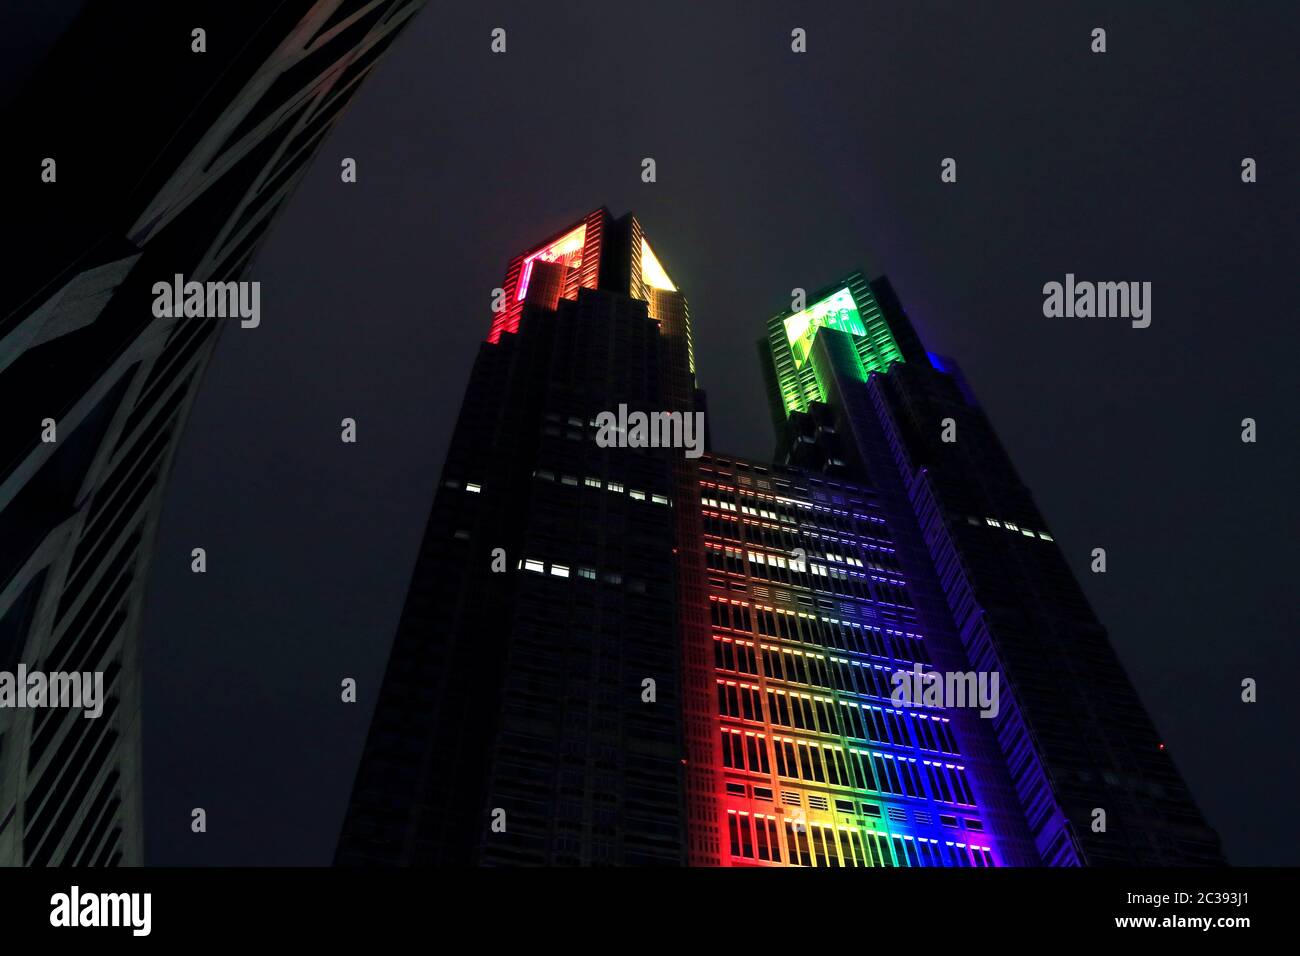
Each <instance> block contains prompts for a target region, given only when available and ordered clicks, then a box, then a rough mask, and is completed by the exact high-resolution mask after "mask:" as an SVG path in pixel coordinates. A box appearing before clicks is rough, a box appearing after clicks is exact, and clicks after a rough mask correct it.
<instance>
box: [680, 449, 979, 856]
mask: <svg viewBox="0 0 1300 956" xmlns="http://www.w3.org/2000/svg"><path fill="white" fill-rule="evenodd" d="M699 488H700V505H701V508H702V511H703V532H704V534H703V543H704V549H705V565H706V568H707V575H708V600H709V618H710V624H711V638H712V643H713V684H714V688H715V701H716V708H715V713H716V734H717V751H716V753H717V758H716V769H717V775H716V791H717V797H718V799H717V801H716V803H715V807H716V810H715V812H716V813H717V828H718V836H719V839H718V848H719V858H718V859H717V861H716V862H718V863H720V864H721V865H724V866H725V865H731V866H745V865H758V866H839V867H851V866H904V867H907V866H947V867H958V866H966V867H988V866H998V865H1000V864H1001V860H1000V856H999V854H998V852H997V849H996V847H995V846H994V844H993V840H992V836H991V834H990V833H989V832H988V827H987V826H986V821H985V818H984V815H983V814H982V813H981V809H980V807H979V805H978V804H977V802H976V801H977V797H976V793H977V790H978V787H977V786H976V785H975V782H974V781H973V780H972V779H971V774H970V773H969V772H968V769H967V761H966V760H965V759H964V758H963V756H962V753H961V747H960V744H959V741H958V734H957V731H956V727H955V725H954V722H953V720H952V717H951V716H950V715H949V714H947V713H945V712H944V711H942V710H938V709H932V708H917V709H912V708H907V709H900V708H899V707H896V706H894V705H893V704H892V703H891V701H890V695H891V688H892V683H891V675H892V674H893V673H895V672H896V671H898V670H910V669H911V668H912V667H913V665H914V664H916V663H921V664H922V665H923V666H929V665H928V662H929V655H928V652H927V649H926V638H925V637H924V636H923V635H922V634H921V633H920V628H919V626H918V624H917V620H916V616H915V614H914V612H913V609H912V605H911V600H910V598H909V596H908V587H907V582H906V581H905V580H904V579H903V576H902V573H901V572H900V570H899V566H898V561H897V558H896V555H895V551H894V544H893V540H892V537H891V534H890V531H889V529H888V527H887V525H886V522H885V519H884V517H883V516H882V515H881V514H879V513H878V512H877V511H876V510H875V506H874V505H873V503H872V501H871V495H870V492H869V491H867V490H866V489H862V488H857V487H855V486H852V485H847V484H844V483H839V482H829V481H823V480H820V479H817V478H814V477H812V476H806V475H803V474H802V473H801V472H798V471H794V470H785V469H776V468H769V467H768V466H764V465H761V464H757V463H747V462H744V461H735V460H728V459H721V458H717V457H706V458H705V459H703V461H702V464H701V466H700V479H699Z"/></svg>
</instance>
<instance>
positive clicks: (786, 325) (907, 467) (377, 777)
mask: <svg viewBox="0 0 1300 956" xmlns="http://www.w3.org/2000/svg"><path fill="white" fill-rule="evenodd" d="M503 291H504V298H503V300H502V303H501V307H500V309H499V310H498V312H497V313H496V315H495V316H494V318H493V321H492V323H491V326H490V329H489V331H488V336H487V340H486V341H485V342H484V343H483V344H482V345H481V346H480V349H479V354H478V358H477V360H476V362H475V365H474V370H473V372H472V374H471V377H470V382H469V386H468V389H467V392H466V396H465V400H464V404H463V406H462V408H461V412H460V417H459V419H458V421H457V424H456V428H455V431H454V434H453V437H452V442H451V446H450V450H449V452H448V456H447V462H446V465H445V467H444V470H443V474H442V477H441V481H440V484H439V487H438V489H437V491H436V494H435V497H434V502H433V509H432V514H431V516H430V519H429V522H428V526H427V529H426V531H425V538H424V543H423V546H422V548H421V552H420V556H419V559H418V562H417V565H416V568H415V573H414V576H413V578H412V581H411V585H410V590H409V593H408V596H407V600H406V605H405V607H404V609H403V613H402V617H401V622H400V624H399V628H398V633H397V637H396V640H395V643H394V647H393V651H392V656H391V658H390V660H389V664H388V669H387V673H386V675H385V678H384V683H383V686H382V688H381V691H380V695H379V700H378V702H377V705H376V712H375V718H374V723H373V725H372V727H371V731H370V735H369V738H368V740H367V743H366V746H365V750H364V753H363V757H362V762H361V767H360V770H359V772H358V775H357V779H356V783H355V786H354V789H353V793H352V800H351V803H350V806H349V808H348V813H347V817H346V820H345V823H344V829H343V835H342V839H341V842H340V845H339V849H338V852H337V856H336V860H337V862H339V863H342V864H352V865H357V864H360V865H364V864H402V863H478V864H516V863H532V864H544V863H552V864H600V863H626V864H645V863H666V864H681V863H689V864H694V865H711V866H732V865H739V866H745V865H758V866H775V865H786V866H890V867H899V866H901V867H912V866H950V867H959V866H965V867H990V866H1025V865H1038V864H1042V863H1051V864H1096V863H1106V862H1118V863H1130V864H1141V863H1174V862H1215V861H1217V860H1218V850H1217V840H1216V838H1215V837H1214V834H1213V833H1212V831H1210V830H1209V829H1208V828H1207V827H1205V825H1204V822H1203V821H1201V820H1200V817H1199V814H1197V812H1196V810H1195V807H1194V805H1193V804H1192V803H1191V801H1190V798H1189V797H1188V796H1187V794H1186V789H1185V787H1184V786H1183V784H1182V783H1181V780H1180V779H1179V778H1178V775H1177V773H1176V772H1175V771H1174V769H1173V766H1172V764H1171V763H1170V762H1169V758H1168V756H1167V755H1165V754H1164V753H1163V752H1161V751H1160V749H1159V747H1158V746H1157V742H1156V740H1155V736H1154V731H1153V730H1151V727H1150V722H1149V720H1147V718H1146V717H1145V714H1144V713H1143V712H1142V710H1141V707H1140V705H1139V703H1138V701H1137V698H1136V695H1135V694H1134V692H1133V690H1132V688H1131V687H1130V686H1129V685H1128V683H1127V681H1126V679H1125V678H1124V676H1123V672H1122V670H1120V668H1119V665H1118V663H1117V662H1116V661H1115V658H1114V655H1113V653H1112V652H1111V651H1110V649H1109V645H1108V644H1107V643H1106V640H1105V636H1104V633H1103V632H1102V631H1101V629H1100V626H1099V625H1097V624H1096V621H1095V619H1093V618H1092V617H1091V612H1090V611H1089V610H1088V608H1087V604H1086V602H1085V601H1084V600H1083V597H1082V595H1081V593H1080V592H1079V590H1078V587H1077V585H1076V584H1075V583H1074V581H1073V579H1072V578H1071V577H1070V574H1069V570H1068V568H1067V567H1066V565H1065V562H1064V560H1063V559H1062V557H1061V555H1060V552H1059V550H1058V549H1057V548H1056V545H1055V544H1054V542H1053V541H1052V539H1051V536H1050V535H1049V534H1048V533H1047V530H1046V525H1045V523H1044V522H1043V521H1042V519H1041V517H1040V516H1039V515H1038V514H1037V511H1036V510H1035V509H1034V508H1033V504H1032V500H1031V499H1030V498H1029V495H1028V492H1027V491H1025V489H1024V488H1023V486H1021V485H1020V483H1019V481H1018V480H1017V479H1016V478H1015V475H1014V472H1013V471H1012V470H1011V466H1010V463H1009V462H1008V461H1006V458H1005V454H1004V453H1003V452H1002V451H1001V447H1000V445H998V443H997V440H996V437H995V436H994V435H993V433H992V430H991V428H990V427H989V426H988V423H987V420H986V419H985V418H984V417H983V414H982V413H981V412H980V411H979V409H978V406H977V405H975V404H974V401H973V399H972V398H970V394H969V391H968V390H967V389H966V388H965V385H964V383H963V382H962V381H961V379H960V376H959V375H957V374H956V373H955V372H952V371H950V370H949V369H950V366H949V365H947V364H944V363H942V362H940V360H938V359H934V360H933V361H932V360H931V358H930V357H929V356H928V355H927V354H926V352H925V351H924V349H923V348H922V346H921V343H920V340H919V338H918V337H917V335H916V333H915V331H914V330H913V328H912V326H911V323H910V322H909V321H908V319H907V317H906V315H905V314H904V313H903V311H902V309H901V307H900V306H899V304H898V302H897V299H896V297H895V296H894V294H893V292H892V289H891V288H890V287H889V285H888V283H886V282H885V281H884V280H878V281H875V282H869V281H868V280H867V279H866V278H865V277H863V276H862V275H860V274H854V275H852V276H849V277H848V278H847V279H845V280H844V281H843V282H841V283H837V284H836V285H835V286H832V287H829V288H827V289H825V290H823V291H821V292H819V293H818V294H816V295H815V296H813V297H812V298H811V299H810V300H809V304H808V306H807V308H805V309H801V310H799V311H797V312H793V313H791V312H786V313H782V314H780V315H777V316H775V317H774V318H773V319H772V320H771V321H770V322H769V323H768V334H767V336H766V337H765V338H764V339H763V340H762V342H761V352H762V355H763V361H764V366H765V369H766V371H767V376H768V381H769V385H770V394H769V399H770V405H771V408H772V412H773V417H774V421H775V422H776V424H777V429H778V434H779V436H780V441H779V451H778V455H777V458H778V459H779V462H778V463H776V464H769V463H763V462H755V461H747V460H742V459H736V458H730V457H726V456H723V455H719V454H716V453H709V454H706V455H703V456H702V457H699V456H692V455H688V454H686V453H685V449H682V448H666V447H622V443H621V442H619V443H614V444H613V445H611V444H610V443H609V442H608V441H604V440H601V439H600V434H601V432H600V429H599V428H598V418H599V417H600V416H601V415H602V413H604V412H610V411H613V410H614V409H616V408H618V407H619V406H620V405H626V406H627V407H628V408H629V409H634V410H642V411H646V412H663V411H668V412H675V413H677V412H680V413H693V412H700V413H702V412H703V410H704V397H703V394H702V393H701V392H700V390H699V389H698V388H697V387H696V382H695V376H694V372H695V367H694V356H693V349H692V344H691V329H690V318H689V311H688V309H687V307H686V301H685V299H684V298H683V296H682V294H681V293H680V292H679V291H678V290H677V289H676V287H675V285H674V284H673V282H672V281H671V279H669V277H668V273H667V272H666V271H665V269H664V268H663V266H662V264H661V263H660V262H659V260H658V259H657V258H656V257H655V255H654V253H653V252H652V251H651V249H650V246H649V244H648V243H647V242H646V240H645V237H644V235H643V233H642V231H641V227H640V224H639V223H638V222H637V220H636V219H635V218H634V217H632V216H631V215H628V216H624V217H623V218H621V219H614V218H613V217H612V216H610V214H609V213H608V211H606V210H604V209H600V210H596V211H595V212H593V213H591V214H590V215H588V216H586V217H584V218H583V219H581V220H578V221H577V222H574V223H571V224H569V225H568V226H566V227H565V228H563V229H561V230H559V231H558V232H556V233H555V234H554V235H552V236H551V237H549V238H547V239H545V240H544V241H542V242H540V243H538V244H536V245H535V246H532V247H530V248H529V249H527V250H525V251H524V252H523V253H521V254H520V255H518V256H516V257H515V258H514V259H513V260H512V261H511V262H510V264H509V266H508V268H507V273H506V281H505V285H504V286H503ZM947 417H953V418H954V419H955V420H956V422H957V428H958V429H959V434H960V435H961V439H960V441H961V442H966V445H965V446H964V447H962V448H961V449H960V450H959V451H957V452H951V451H948V450H946V448H945V447H944V446H943V445H942V443H940V441H939V429H940V428H941V427H942V425H943V421H942V420H943V419H944V418H947ZM931 434H933V436H934V438H933V440H931V438H930V436H931ZM607 437H608V436H607ZM917 669H921V670H923V671H925V672H929V673H935V674H940V675H945V676H946V675H969V678H970V679H971V680H973V681H978V680H979V679H980V678H979V675H980V674H983V675H984V679H985V680H986V681H987V680H988V678H989V676H990V675H992V674H994V673H996V675H997V677H998V678H999V687H998V694H997V697H996V698H995V700H994V702H993V703H992V706H986V705H987V703H988V702H987V701H979V702H977V701H975V700H970V701H969V703H971V704H977V706H960V705H959V703H960V702H953V701H923V703H925V706H919V705H918V706H912V705H911V704H910V703H908V702H904V701H898V700H896V689H897V682H896V680H895V675H896V674H898V673H899V672H900V671H902V672H915V671H916V670H917ZM986 686H987V685H986ZM981 711H983V713H981ZM1095 807H1102V808H1106V809H1107V812H1108V826H1107V831H1106V833H1104V834H1090V833H1089V832H1088V831H1089V826H1090V824H1091V822H1092V820H1093V816H1092V810H1093V808H1095Z"/></svg>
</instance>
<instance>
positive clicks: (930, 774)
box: [721, 727, 975, 806]
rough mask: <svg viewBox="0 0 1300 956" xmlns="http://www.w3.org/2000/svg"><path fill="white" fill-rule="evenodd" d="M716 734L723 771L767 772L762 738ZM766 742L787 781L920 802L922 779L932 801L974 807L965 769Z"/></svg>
mask: <svg viewBox="0 0 1300 956" xmlns="http://www.w3.org/2000/svg"><path fill="white" fill-rule="evenodd" d="M721 734H722V738H721V739H722V764H723V766H724V767H728V768H730V769H732V770H744V771H747V772H749V773H761V774H769V773H771V772H772V771H771V764H770V762H769V757H768V748H767V743H766V741H767V735H765V734H753V735H750V734H748V733H745V732H743V731H740V730H736V729H734V728H729V727H723V728H722V729H721ZM771 744H772V753H773V754H775V757H776V772H777V775H778V776H780V777H784V778H786V779H788V780H801V781H803V782H805V783H820V784H827V785H830V786H833V787H846V788H849V789H851V790H860V791H868V792H872V793H884V794H892V795H894V796H900V797H914V798H918V799H922V800H923V799H926V797H927V793H926V786H925V783H924V782H923V781H926V782H928V783H929V794H928V796H929V798H930V799H933V800H935V801H936V802H939V803H952V804H962V805H966V806H974V804H975V797H974V794H973V793H972V791H971V789H970V785H969V784H968V783H967V781H966V769H965V767H961V766H958V765H955V764H950V763H939V762H938V761H930V760H918V759H917V758H916V757H895V756H894V755H893V754H885V753H880V752H878V751H874V750H872V751H867V750H859V749H857V748H856V747H850V748H849V749H848V750H845V749H844V748H843V747H839V746H836V745H834V744H824V743H817V742H815V741H808V740H795V739H793V738H791V737H777V736H773V737H772V738H771Z"/></svg>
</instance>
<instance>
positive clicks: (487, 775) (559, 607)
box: [337, 209, 697, 864]
mask: <svg viewBox="0 0 1300 956" xmlns="http://www.w3.org/2000/svg"><path fill="white" fill-rule="evenodd" d="M504 291H505V299H504V303H503V305H504V308H503V310H502V311H501V312H499V313H498V314H497V315H496V317H495V321H494V322H493V323H492V327H491V330H490V332H489V335H488V339H487V341H485V342H484V343H483V344H482V345H481V346H480V349H479V354H478V358H477V360H476V361H475V364H474V369H473V372H472V373H471V375H470V381H469V386H468V388H467V390H466V394H465V400H464V404H463V405H462V407H461V411H460V417H459V419H458V420H457V423H456V428H455V431H454V433H453V435H452V440H451V445H450V448H449V451H448V454H447V461H446V464H445V466H444V468H443V473H442V478H441V481H440V483H439V487H438V489H437V491H436V494H435V496H434V501H433V509H432V512H431V514H430V517H429V522H428V525H427V528H426V530H425V537H424V543H423V546H422V548H421V551H420V555H419V558H418V561H417V564H416V567H415V571H414V575H413V577H412V580H411V584H410V589H409V592H408V596H407V600H406V604H405V607H404V609H403V612H402V616H401V620H400V623H399V625H398V632H397V636H396V639H395V641H394V645H393V650H392V655H391V657H390V660H389V663H388V669H387V673H386V674H385V677H384V682H383V686H382V688H381V690H380V695H379V699H378V701H377V704H376V710H375V717H374V722H373V724H372V727H371V730H370V735H369V738H368V740H367V742H366V745H365V749H364V752H363V756H362V761H361V766H360V770H359V772H358V775H357V779H356V783H355V786H354V789H353V793H352V801H351V804H350V806H349V809H348V814H347V818H346V821H345V824H344V831H343V836H342V840H341V842H340V845H339V849H338V853H337V861H338V862H339V863H341V864H368V863H389V864H395V863H483V864H511V863H554V864H601V863H625V864H651V863H668V864H680V863H682V862H683V861H684V850H683V847H684V821H683V818H682V802H681V801H682V788H681V776H682V770H683V768H682V762H681V758H682V753H681V742H680V738H681V702H680V686H679V685H680V677H679V671H680V668H679V660H678V656H679V645H678V641H677V638H676V629H677V623H676V622H677V614H676V597H675V595H676V587H677V581H676V576H675V573H674V572H675V557H674V552H675V548H676V541H675V534H676V523H675V518H674V514H675V509H674V508H673V506H672V505H673V498H674V496H675V490H674V489H675V487H676V477H675V468H677V467H678V466H679V463H680V462H681V461H682V455H681V451H680V449H671V448H662V447H661V448H635V447H602V446H601V445H600V444H599V443H597V441H596V440H595V439H596V436H597V432H598V430H597V428H596V426H595V422H596V419H597V417H598V416H599V415H600V414H601V413H602V412H605V411H613V410H616V409H618V408H619V406H620V405H625V406H627V407H628V408H629V409H631V410H641V411H645V412H657V411H665V410H669V409H673V410H677V411H682V412H690V411H692V410H694V408H695V407H696V403H697V395H696V392H695V388H694V382H693V379H692V377H691V374H690V336H689V328H688V326H689V319H688V315H687V310H686V303H685V300H684V299H683V298H682V296H681V294H680V293H679V292H677V291H676V289H675V288H674V287H673V284H672V282H671V281H670V280H669V279H668V276H667V274H666V273H665V272H664V270H663V268H662V267H661V266H660V265H659V264H658V262H657V260H656V259H655V258H654V254H653V253H652V252H651V251H650V248H649V245H648V243H647V242H646V240H645V237H644V235H643V234H642V232H641V227H640V224H639V223H638V222H637V220H636V219H635V218H634V217H632V216H631V215H628V216H624V217H622V218H621V219H614V218H613V217H612V216H611V215H610V214H609V212H608V211H607V210H604V209H598V210H596V211H595V212H593V213H591V214H590V215H588V216H586V217H584V218H583V219H581V220H579V221H578V222H576V223H573V224H571V225H569V226H567V227H566V228H564V229H562V230H560V231H559V232H558V233H556V234H555V235H554V236H552V237H550V238H548V239H546V240H545V241H543V242H541V243H538V244H537V245H536V246H534V247H533V248H531V249H529V250H527V251H526V252H525V253H524V254H522V255H520V256H518V257H516V258H515V259H514V260H513V261H512V262H511V263H510V266H509V269H508V271H507V277H506V282H505V285H504ZM646 681H653V684H647V683H646Z"/></svg>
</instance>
